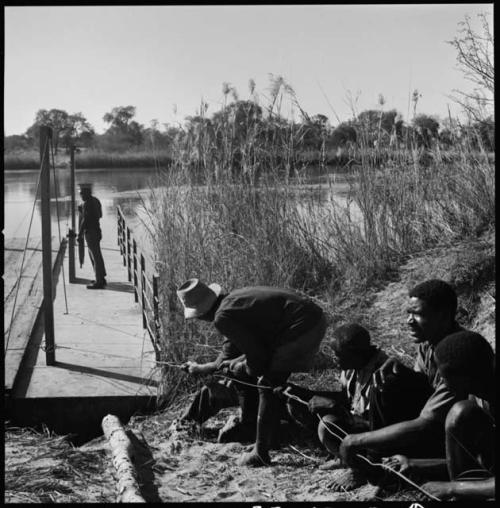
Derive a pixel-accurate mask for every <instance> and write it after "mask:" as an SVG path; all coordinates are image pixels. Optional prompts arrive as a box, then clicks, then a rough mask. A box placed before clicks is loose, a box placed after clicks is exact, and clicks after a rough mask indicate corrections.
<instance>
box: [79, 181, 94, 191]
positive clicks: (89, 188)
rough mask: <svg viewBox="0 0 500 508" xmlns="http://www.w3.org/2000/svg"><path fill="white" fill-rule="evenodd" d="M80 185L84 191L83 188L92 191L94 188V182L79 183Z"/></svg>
mask: <svg viewBox="0 0 500 508" xmlns="http://www.w3.org/2000/svg"><path fill="white" fill-rule="evenodd" d="M78 185H79V186H80V191H83V190H89V191H91V190H92V184H91V183H79V184H78Z"/></svg>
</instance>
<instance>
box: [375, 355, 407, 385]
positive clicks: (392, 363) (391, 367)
mask: <svg viewBox="0 0 500 508" xmlns="http://www.w3.org/2000/svg"><path fill="white" fill-rule="evenodd" d="M402 367H403V364H402V363H401V362H400V361H399V360H398V359H397V358H394V357H391V358H388V359H387V360H386V361H385V362H384V363H383V364H382V365H381V366H380V367H379V369H378V370H376V371H375V372H374V374H373V385H374V386H375V388H378V389H380V390H382V389H383V387H384V384H385V382H386V381H387V378H388V377H389V376H391V375H394V374H398V373H399V372H400V370H401V368H402Z"/></svg>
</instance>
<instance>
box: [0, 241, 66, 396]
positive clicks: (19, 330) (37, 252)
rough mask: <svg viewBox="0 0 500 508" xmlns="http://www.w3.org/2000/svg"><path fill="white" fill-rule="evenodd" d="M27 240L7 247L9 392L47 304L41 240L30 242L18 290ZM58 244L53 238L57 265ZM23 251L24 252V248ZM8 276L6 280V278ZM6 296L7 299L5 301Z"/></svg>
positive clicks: (5, 344)
mask: <svg viewBox="0 0 500 508" xmlns="http://www.w3.org/2000/svg"><path fill="white" fill-rule="evenodd" d="M25 242H26V240H25V239H19V238H17V239H9V240H6V245H5V252H6V256H5V260H6V261H7V260H8V263H9V264H7V263H5V275H7V274H8V276H7V277H5V278H6V283H5V286H4V288H5V294H4V323H5V326H4V351H5V389H6V390H7V391H9V390H11V389H12V386H13V384H14V380H15V378H16V376H17V373H18V371H19V367H20V365H21V361H22V359H23V357H24V354H25V350H26V347H27V346H28V343H29V340H30V336H31V333H32V331H33V327H34V326H35V323H36V321H37V318H38V315H39V313H40V310H41V308H42V302H43V276H42V269H41V267H42V252H41V249H40V248H39V247H40V245H41V239H40V238H38V239H33V240H31V239H30V242H29V243H28V247H29V249H28V250H27V252H26V257H25V261H24V266H23V271H22V277H21V279H20V282H19V290H18V292H17V299H16V289H15V287H14V285H15V281H16V279H17V277H18V276H19V271H20V265H21V260H22V256H23V249H24V246H25ZM57 243H58V240H56V239H55V238H54V237H52V257H53V263H54V264H55V263H56V259H57V252H58V249H54V247H56V246H57ZM20 247H21V248H20ZM5 275H4V276H5ZM5 295H7V298H6V299H5ZM14 300H16V301H15V310H14V319H13V322H12V323H11V317H12V308H13V305H14Z"/></svg>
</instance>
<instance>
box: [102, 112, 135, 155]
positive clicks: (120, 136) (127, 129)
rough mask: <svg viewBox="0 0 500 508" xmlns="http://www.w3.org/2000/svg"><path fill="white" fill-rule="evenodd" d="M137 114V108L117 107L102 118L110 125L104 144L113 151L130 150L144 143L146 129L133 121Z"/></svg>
mask: <svg viewBox="0 0 500 508" xmlns="http://www.w3.org/2000/svg"><path fill="white" fill-rule="evenodd" d="M135 112H136V108H135V106H117V107H115V108H113V109H112V110H111V111H110V112H109V113H106V114H105V115H104V116H103V117H102V119H103V120H104V121H105V122H106V123H108V124H110V126H109V128H108V130H107V131H106V133H105V134H104V139H103V142H104V143H105V144H107V145H108V146H109V147H110V148H111V149H112V148H115V149H122V148H130V147H131V146H138V145H140V144H141V143H142V142H143V139H144V127H143V126H142V125H141V124H139V123H137V122H136V121H135V120H132V118H134V116H135Z"/></svg>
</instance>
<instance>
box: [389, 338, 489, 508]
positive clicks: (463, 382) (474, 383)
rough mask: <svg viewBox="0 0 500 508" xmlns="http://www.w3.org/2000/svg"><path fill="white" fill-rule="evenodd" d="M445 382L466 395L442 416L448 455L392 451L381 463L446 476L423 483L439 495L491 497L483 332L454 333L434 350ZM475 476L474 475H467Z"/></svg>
mask: <svg viewBox="0 0 500 508" xmlns="http://www.w3.org/2000/svg"><path fill="white" fill-rule="evenodd" d="M435 359H436V363H437V367H438V370H439V373H440V375H441V377H442V379H443V381H444V383H445V384H446V386H447V387H448V388H449V389H450V390H452V391H453V392H455V393H457V394H460V397H468V400H460V401H459V402H456V403H455V404H454V405H453V406H452V408H451V409H450V410H449V412H448V415H447V416H446V423H445V432H446V459H442V460H432V459H408V458H406V457H404V456H402V455H396V456H393V457H390V458H388V459H385V463H386V464H388V465H390V466H392V467H395V468H396V469H398V470H400V471H401V472H406V473H414V474H416V475H418V476H421V477H427V478H431V477H434V478H439V479H441V480H443V479H444V480H447V481H431V482H428V483H425V484H424V485H423V486H422V488H423V489H424V490H426V491H427V492H429V493H430V494H432V495H434V496H436V497H438V498H439V499H444V500H446V499H452V498H454V499H462V498H464V499H465V498H469V499H493V498H494V497H495V478H494V469H495V445H494V443H495V416H494V415H495V412H494V409H493V408H494V400H495V366H494V364H495V356H494V353H493V350H492V349H491V346H490V345H489V344H488V342H487V341H486V339H484V338H483V337H482V336H481V335H479V334H477V333H473V332H457V333H454V334H451V335H449V336H448V337H446V338H444V339H443V340H442V341H441V342H440V343H439V344H438V345H437V346H436V350H435ZM467 478H474V479H467Z"/></svg>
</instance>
